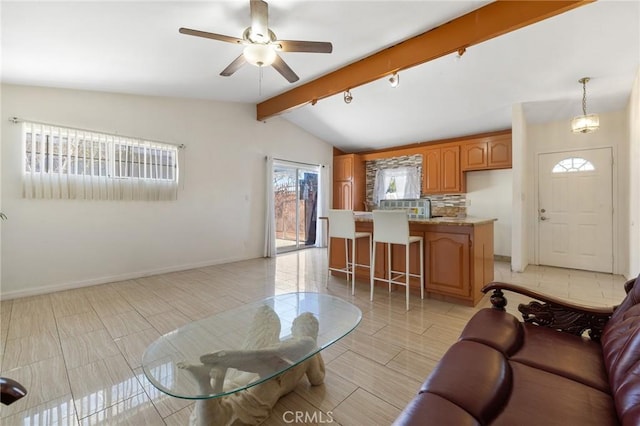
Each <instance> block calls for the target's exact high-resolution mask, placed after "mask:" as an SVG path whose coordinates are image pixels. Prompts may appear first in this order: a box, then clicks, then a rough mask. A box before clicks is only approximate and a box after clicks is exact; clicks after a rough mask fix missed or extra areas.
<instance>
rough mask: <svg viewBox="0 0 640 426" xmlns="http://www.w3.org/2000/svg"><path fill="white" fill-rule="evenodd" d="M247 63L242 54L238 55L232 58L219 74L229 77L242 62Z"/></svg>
mask: <svg viewBox="0 0 640 426" xmlns="http://www.w3.org/2000/svg"><path fill="white" fill-rule="evenodd" d="M246 63H247V60H246V59H245V58H244V55H240V56H238V57H237V58H236V59H234V60H233V62H231V63H230V64H229V65H228V66H227V67H226V68H225V69H223V70H222V72H221V73H220V75H222V76H224V77H229V76H230V75H231V74H233V73H234V72H236V71H238V70H239V69H240V68H241V67H242V66H243V65H244V64H246Z"/></svg>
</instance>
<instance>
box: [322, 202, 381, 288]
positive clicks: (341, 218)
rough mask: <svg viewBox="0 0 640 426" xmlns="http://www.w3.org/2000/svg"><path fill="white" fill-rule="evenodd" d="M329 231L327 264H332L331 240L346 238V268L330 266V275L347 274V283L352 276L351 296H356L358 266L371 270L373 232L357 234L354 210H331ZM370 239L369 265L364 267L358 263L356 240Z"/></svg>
mask: <svg viewBox="0 0 640 426" xmlns="http://www.w3.org/2000/svg"><path fill="white" fill-rule="evenodd" d="M327 216H328V218H329V226H328V228H329V231H328V237H329V241H328V242H327V258H328V259H327V263H328V264H330V262H331V238H344V251H345V267H344V268H332V267H331V266H329V268H328V273H329V274H330V273H331V271H335V272H344V273H346V274H347V283H348V282H349V274H351V294H352V295H353V294H355V276H356V275H355V273H356V266H360V267H364V268H370V265H371V232H356V221H355V218H354V216H353V210H337V209H330V210H329V214H328V215H327ZM365 237H366V238H368V239H369V265H362V264H357V263H356V259H357V258H356V246H357V245H358V244H357V243H356V240H357V239H358V238H365ZM349 241H351V247H352V250H351V251H352V255H351V261H349ZM328 286H329V280H327V287H328Z"/></svg>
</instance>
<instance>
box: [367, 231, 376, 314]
mask: <svg viewBox="0 0 640 426" xmlns="http://www.w3.org/2000/svg"><path fill="white" fill-rule="evenodd" d="M376 246H377V244H376V243H375V242H374V243H373V249H372V252H371V253H372V254H371V261H370V262H369V265H371V269H370V271H369V278H370V286H371V298H370V300H371V301H372V302H373V277H374V274H375V270H376Z"/></svg>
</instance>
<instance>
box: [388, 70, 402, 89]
mask: <svg viewBox="0 0 640 426" xmlns="http://www.w3.org/2000/svg"><path fill="white" fill-rule="evenodd" d="M389 84H390V85H391V87H393V88H394V89H395V88H396V87H398V85H399V84H400V76H399V75H398V73H397V72H394V73H393V75H392V76H391V77H389Z"/></svg>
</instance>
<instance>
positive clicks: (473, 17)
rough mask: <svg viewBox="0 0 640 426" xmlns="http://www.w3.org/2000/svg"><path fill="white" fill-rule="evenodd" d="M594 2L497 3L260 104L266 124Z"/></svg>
mask: <svg viewBox="0 0 640 426" xmlns="http://www.w3.org/2000/svg"><path fill="white" fill-rule="evenodd" d="M594 1H595V0H573V1H560V0H557V1H556V0H554V1H537V0H527V1H508V0H507V1H500V0H499V1H496V2H493V3H489V4H488V5H486V6H483V7H481V8H479V9H477V10H474V11H473V12H470V13H467V14H466V15H463V16H461V17H459V18H456V19H454V20H452V21H450V22H447V23H446V24H443V25H441V26H439V27H436V28H433V29H431V30H429V31H427V32H425V33H422V34H420V35H418V36H415V37H413V38H410V39H408V40H405V41H403V42H400V43H398V44H396V45H394V46H391V47H389V48H387V49H384V50H382V51H380V52H377V53H374V54H373V55H371V56H367V57H366V58H364V59H361V60H359V61H357V62H354V63H352V64H350V65H347V66H345V67H343V68H340V69H338V70H336V71H333V72H331V73H329V74H326V75H324V76H322V77H319V78H317V79H315V80H313V81H310V82H309V83H305V84H303V85H300V86H298V87H295V88H294V89H291V90H289V91H287V92H284V93H281V94H280V95H277V96H274V97H273V98H270V99H267V100H266V101H264V102H261V103H259V104H258V105H257V106H256V112H257V119H258V120H260V121H262V120H266V119H267V118H270V117H273V116H275V115H278V114H281V113H283V112H286V111H290V110H292V109H294V108H298V107H301V106H303V105H306V104H308V103H312V104H315V103H316V102H317V101H318V100H320V99H323V98H326V97H329V96H333V95H336V94H338V93H342V92H344V91H346V90H350V89H353V88H354V87H358V86H361V85H363V84H367V83H370V82H372V81H375V80H377V79H379V78H382V77H385V76H387V75H390V74H393V73H394V72H397V71H400V70H403V69H407V68H411V67H414V66H416V65H420V64H423V63H425V62H428V61H432V60H434V59H437V58H440V57H442V56H445V55H448V54H450V53H453V52H457V51H459V50H461V49H466V48H468V47H469V46H473V45H475V44H479V43H482V42H483V41H486V40H490V39H492V38H494V37H498V36H500V35H503V34H506V33H509V32H511V31H515V30H517V29H519V28H522V27H525V26H527V25H531V24H533V23H536V22H539V21H542V20H544V19H547V18H550V17H552V16H555V15H559V14H561V13H564V12H566V11H568V10H571V9H574V8H577V7H580V6H583V5H585V4H588V3H592V2H594Z"/></svg>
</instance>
